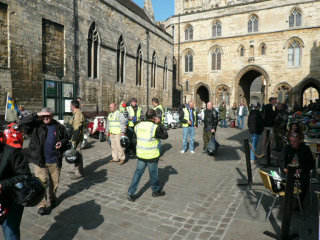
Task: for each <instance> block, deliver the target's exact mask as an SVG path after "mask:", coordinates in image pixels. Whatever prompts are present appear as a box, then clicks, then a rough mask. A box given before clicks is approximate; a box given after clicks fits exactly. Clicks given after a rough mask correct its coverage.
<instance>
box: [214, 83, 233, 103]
mask: <svg viewBox="0 0 320 240" xmlns="http://www.w3.org/2000/svg"><path fill="white" fill-rule="evenodd" d="M216 96H217V104H218V105H220V104H221V103H222V102H225V103H226V105H229V103H230V93H229V89H228V87H227V86H226V85H220V86H219V87H218V88H217V90H216Z"/></svg>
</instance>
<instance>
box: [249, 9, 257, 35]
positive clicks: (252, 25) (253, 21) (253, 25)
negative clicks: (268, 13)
mask: <svg viewBox="0 0 320 240" xmlns="http://www.w3.org/2000/svg"><path fill="white" fill-rule="evenodd" d="M258 25H259V19H258V17H257V16H256V15H254V14H253V15H251V17H250V18H249V21H248V32H249V33H251V32H258V30H259V27H258Z"/></svg>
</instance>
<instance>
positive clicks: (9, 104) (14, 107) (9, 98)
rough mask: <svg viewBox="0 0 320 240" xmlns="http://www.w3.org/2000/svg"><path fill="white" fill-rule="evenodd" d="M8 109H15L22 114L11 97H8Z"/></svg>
mask: <svg viewBox="0 0 320 240" xmlns="http://www.w3.org/2000/svg"><path fill="white" fill-rule="evenodd" d="M7 109H14V110H16V111H17V112H18V113H21V112H20V111H19V109H18V106H17V104H16V103H15V102H13V101H12V99H11V97H9V96H8V105H7Z"/></svg>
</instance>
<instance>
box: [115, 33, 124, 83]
mask: <svg viewBox="0 0 320 240" xmlns="http://www.w3.org/2000/svg"><path fill="white" fill-rule="evenodd" d="M125 51H126V49H125V45H124V41H123V39H122V36H120V38H119V41H118V45H117V82H121V83H123V82H124V73H125Z"/></svg>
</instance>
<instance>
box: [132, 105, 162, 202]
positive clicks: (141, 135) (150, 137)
mask: <svg viewBox="0 0 320 240" xmlns="http://www.w3.org/2000/svg"><path fill="white" fill-rule="evenodd" d="M134 131H135V133H136V136H137V158H138V163H137V168H136V171H135V173H134V175H133V178H132V182H131V186H130V188H129V190H128V197H127V198H128V200H129V201H131V202H134V201H135V196H134V193H135V192H136V190H137V188H138V185H139V182H140V179H141V177H142V175H143V173H144V171H145V169H146V167H147V166H148V168H149V175H150V185H151V189H152V197H159V196H163V195H165V192H164V191H162V188H161V186H160V184H159V176H158V162H159V156H160V151H159V148H158V144H159V138H161V139H167V138H168V133H167V131H166V130H165V128H164V126H163V124H162V123H161V122H160V119H159V118H157V117H156V111H155V110H153V109H149V110H148V111H147V113H146V121H143V122H141V123H139V124H138V125H136V126H135V128H134Z"/></svg>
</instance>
